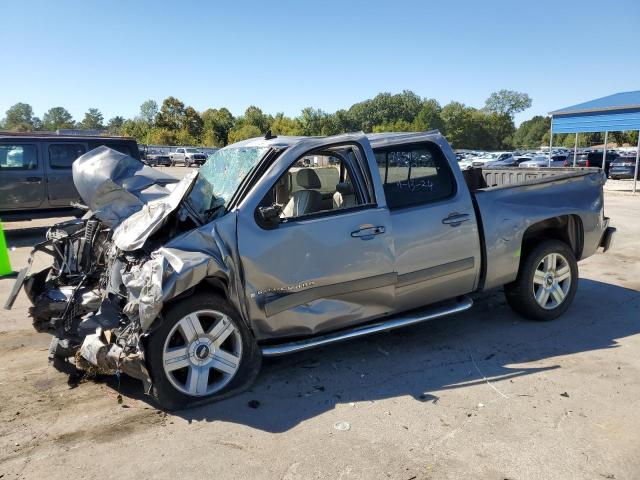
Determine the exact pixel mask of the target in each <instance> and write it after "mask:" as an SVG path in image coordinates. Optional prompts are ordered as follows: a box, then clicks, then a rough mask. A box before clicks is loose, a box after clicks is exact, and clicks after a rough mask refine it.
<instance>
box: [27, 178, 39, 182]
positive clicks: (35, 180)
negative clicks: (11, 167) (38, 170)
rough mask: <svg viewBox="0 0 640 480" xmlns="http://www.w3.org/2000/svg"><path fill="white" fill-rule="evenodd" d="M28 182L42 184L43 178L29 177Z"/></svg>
mask: <svg viewBox="0 0 640 480" xmlns="http://www.w3.org/2000/svg"><path fill="white" fill-rule="evenodd" d="M27 182H29V183H40V182H42V177H27Z"/></svg>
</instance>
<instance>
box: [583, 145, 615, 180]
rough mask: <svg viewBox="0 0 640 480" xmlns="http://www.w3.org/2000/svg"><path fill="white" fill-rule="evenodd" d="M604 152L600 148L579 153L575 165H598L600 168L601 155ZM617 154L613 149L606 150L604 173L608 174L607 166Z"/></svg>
mask: <svg viewBox="0 0 640 480" xmlns="http://www.w3.org/2000/svg"><path fill="white" fill-rule="evenodd" d="M603 154H604V152H603V151H602V150H596V151H591V152H589V153H587V154H585V155H581V156H580V157H578V159H577V162H576V164H577V166H579V167H599V168H602V157H603ZM618 157H619V155H618V153H617V152H615V151H614V150H607V156H606V159H605V167H604V173H605V175H606V176H607V177H608V176H609V168H610V166H611V162H613V161H614V160H615V159H616V158H618Z"/></svg>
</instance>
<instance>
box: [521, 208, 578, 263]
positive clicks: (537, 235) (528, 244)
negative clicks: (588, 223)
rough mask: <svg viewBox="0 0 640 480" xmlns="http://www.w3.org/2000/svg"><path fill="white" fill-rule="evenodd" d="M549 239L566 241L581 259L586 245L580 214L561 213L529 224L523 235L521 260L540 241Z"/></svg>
mask: <svg viewBox="0 0 640 480" xmlns="http://www.w3.org/2000/svg"><path fill="white" fill-rule="evenodd" d="M549 239H555V240H560V241H561V242H564V243H566V244H567V245H568V246H569V247H570V248H571V250H573V253H574V255H575V256H576V260H580V258H581V257H582V250H583V247H584V226H583V224H582V220H581V218H580V216H579V215H576V214H568V215H559V216H556V217H550V218H546V219H544V220H541V221H539V222H536V223H533V224H532V225H529V227H528V228H527V229H526V230H525V232H524V234H523V236H522V246H521V257H520V258H521V262H522V258H524V257H525V254H526V252H528V251H530V250H531V249H532V248H533V247H534V246H535V245H537V244H538V243H539V242H540V241H542V240H549Z"/></svg>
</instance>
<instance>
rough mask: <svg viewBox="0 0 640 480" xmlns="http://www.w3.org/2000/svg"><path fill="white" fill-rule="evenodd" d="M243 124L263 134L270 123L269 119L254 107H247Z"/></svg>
mask: <svg viewBox="0 0 640 480" xmlns="http://www.w3.org/2000/svg"><path fill="white" fill-rule="evenodd" d="M243 122H244V124H245V125H253V126H254V127H256V128H257V129H258V130H260V132H261V133H265V132H266V131H267V130H268V129H269V125H270V123H271V121H270V119H269V117H268V116H267V115H265V114H264V113H263V112H262V110H260V109H259V108H258V107H256V106H254V105H251V106H249V107H247V109H246V110H245V111H244V117H243Z"/></svg>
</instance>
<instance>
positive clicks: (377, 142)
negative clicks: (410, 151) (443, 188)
mask: <svg viewBox="0 0 640 480" xmlns="http://www.w3.org/2000/svg"><path fill="white" fill-rule="evenodd" d="M358 134H360V135H365V136H366V137H367V139H368V140H369V142H371V146H373V147H381V146H384V145H385V144H394V143H397V142H398V140H402V141H403V142H406V141H410V140H411V139H413V138H415V139H416V140H419V139H425V136H426V137H433V138H432V139H433V140H436V139H438V138H440V139H441V138H443V137H442V134H441V133H440V131H439V130H429V131H426V132H384V133H368V134H365V133H364V132H354V133H346V134H340V135H333V136H325V137H322V136H318V137H304V136H276V137H272V138H269V139H267V138H265V137H255V138H249V139H247V140H242V141H240V142H237V143H234V144H232V145H230V146H233V147H257V148H267V147H270V148H288V147H291V146H293V145H297V144H299V143H301V142H305V141H313V140H322V139H329V138H335V140H336V142H340V141H341V139H342V137H344V138H345V139H346V138H347V137H349V136H353V135H358Z"/></svg>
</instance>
